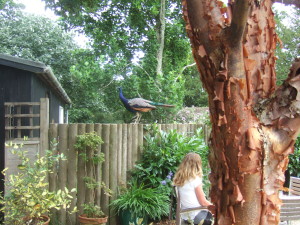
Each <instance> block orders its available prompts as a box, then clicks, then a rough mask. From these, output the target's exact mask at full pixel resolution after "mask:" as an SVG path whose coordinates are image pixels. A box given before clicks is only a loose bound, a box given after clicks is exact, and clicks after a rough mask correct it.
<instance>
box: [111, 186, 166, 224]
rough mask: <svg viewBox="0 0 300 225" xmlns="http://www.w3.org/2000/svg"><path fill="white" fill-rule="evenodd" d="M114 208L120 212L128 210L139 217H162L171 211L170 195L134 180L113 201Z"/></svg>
mask: <svg viewBox="0 0 300 225" xmlns="http://www.w3.org/2000/svg"><path fill="white" fill-rule="evenodd" d="M111 206H112V207H113V209H114V210H115V211H116V212H118V213H119V214H120V213H121V212H124V211H126V210H128V211H130V213H131V214H132V215H133V216H134V217H137V218H144V217H147V216H148V217H149V218H150V219H153V220H154V219H161V217H162V216H165V215H167V214H168V213H169V206H170V200H169V196H168V195H167V194H165V193H163V192H161V191H159V190H158V189H157V188H147V187H145V186H144V185H143V184H137V182H136V181H134V182H132V183H131V185H130V187H129V188H127V189H125V190H124V192H123V193H121V194H120V195H119V196H118V198H117V199H116V200H114V201H113V202H112V203H111Z"/></svg>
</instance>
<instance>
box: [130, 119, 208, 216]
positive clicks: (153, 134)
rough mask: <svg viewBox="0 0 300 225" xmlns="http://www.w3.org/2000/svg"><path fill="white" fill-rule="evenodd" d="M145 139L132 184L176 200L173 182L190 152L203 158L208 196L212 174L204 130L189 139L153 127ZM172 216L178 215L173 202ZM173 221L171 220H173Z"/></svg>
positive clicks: (133, 172) (204, 179)
mask: <svg viewBox="0 0 300 225" xmlns="http://www.w3.org/2000/svg"><path fill="white" fill-rule="evenodd" d="M152 128H153V129H150V131H149V132H150V133H149V134H148V135H147V136H146V137H145V139H146V144H145V145H144V146H143V147H144V151H143V154H142V157H141V160H140V161H139V163H137V164H136V166H135V168H134V169H133V170H132V171H131V172H132V174H131V175H132V180H133V181H135V180H137V181H139V183H143V184H145V186H147V187H148V188H153V189H157V190H158V192H159V193H163V194H164V195H167V196H168V198H169V199H171V198H174V193H173V186H172V178H173V175H174V173H175V172H176V170H177V167H178V166H179V164H180V163H181V161H182V159H183V157H184V156H185V155H186V154H187V153H189V152H195V153H198V154H199V155H200V156H201V158H202V167H203V189H204V192H205V193H206V194H208V189H209V181H208V174H209V172H210V169H209V165H208V160H207V157H208V147H207V145H206V143H205V142H204V138H203V133H202V129H201V128H200V129H198V130H197V132H196V134H195V135H194V136H192V137H188V136H186V135H183V134H179V133H177V132H176V130H171V131H170V132H164V131H159V130H158V128H157V126H155V125H154V126H153V127H152ZM171 202H172V205H170V207H171V209H172V214H173V215H174V214H175V213H174V212H175V208H176V202H175V201H171ZM170 219H171V218H170Z"/></svg>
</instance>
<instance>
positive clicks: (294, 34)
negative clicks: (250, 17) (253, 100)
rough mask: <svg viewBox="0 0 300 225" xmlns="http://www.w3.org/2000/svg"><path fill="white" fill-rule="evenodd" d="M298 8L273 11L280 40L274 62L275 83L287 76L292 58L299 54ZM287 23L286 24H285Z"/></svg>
mask: <svg viewBox="0 0 300 225" xmlns="http://www.w3.org/2000/svg"><path fill="white" fill-rule="evenodd" d="M299 15H300V9H298V8H295V7H294V9H293V10H291V11H289V12H285V11H281V12H278V11H277V12H276V13H275V20H276V32H277V34H278V36H279V38H280V39H281V41H282V48H281V46H279V45H278V46H277V49H276V56H277V58H278V60H277V62H276V72H277V83H278V84H281V83H282V82H283V80H285V79H286V78H287V75H288V73H289V69H290V67H291V64H292V62H293V61H294V59H295V58H296V57H297V56H299V55H300V48H299V43H300V17H299ZM287 24H288V25H287Z"/></svg>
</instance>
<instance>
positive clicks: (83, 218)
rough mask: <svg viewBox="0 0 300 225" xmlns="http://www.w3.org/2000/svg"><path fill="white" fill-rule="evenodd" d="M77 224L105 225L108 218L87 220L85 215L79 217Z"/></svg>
mask: <svg viewBox="0 0 300 225" xmlns="http://www.w3.org/2000/svg"><path fill="white" fill-rule="evenodd" d="M78 218H79V222H80V224H95V225H99V224H105V223H106V222H107V218H108V217H102V218H88V217H86V215H85V214H83V215H79V216H78Z"/></svg>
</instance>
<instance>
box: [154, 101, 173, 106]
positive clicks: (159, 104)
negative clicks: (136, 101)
mask: <svg viewBox="0 0 300 225" xmlns="http://www.w3.org/2000/svg"><path fill="white" fill-rule="evenodd" d="M150 104H151V105H155V106H162V107H175V105H169V104H164V103H159V102H151V103H150Z"/></svg>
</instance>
